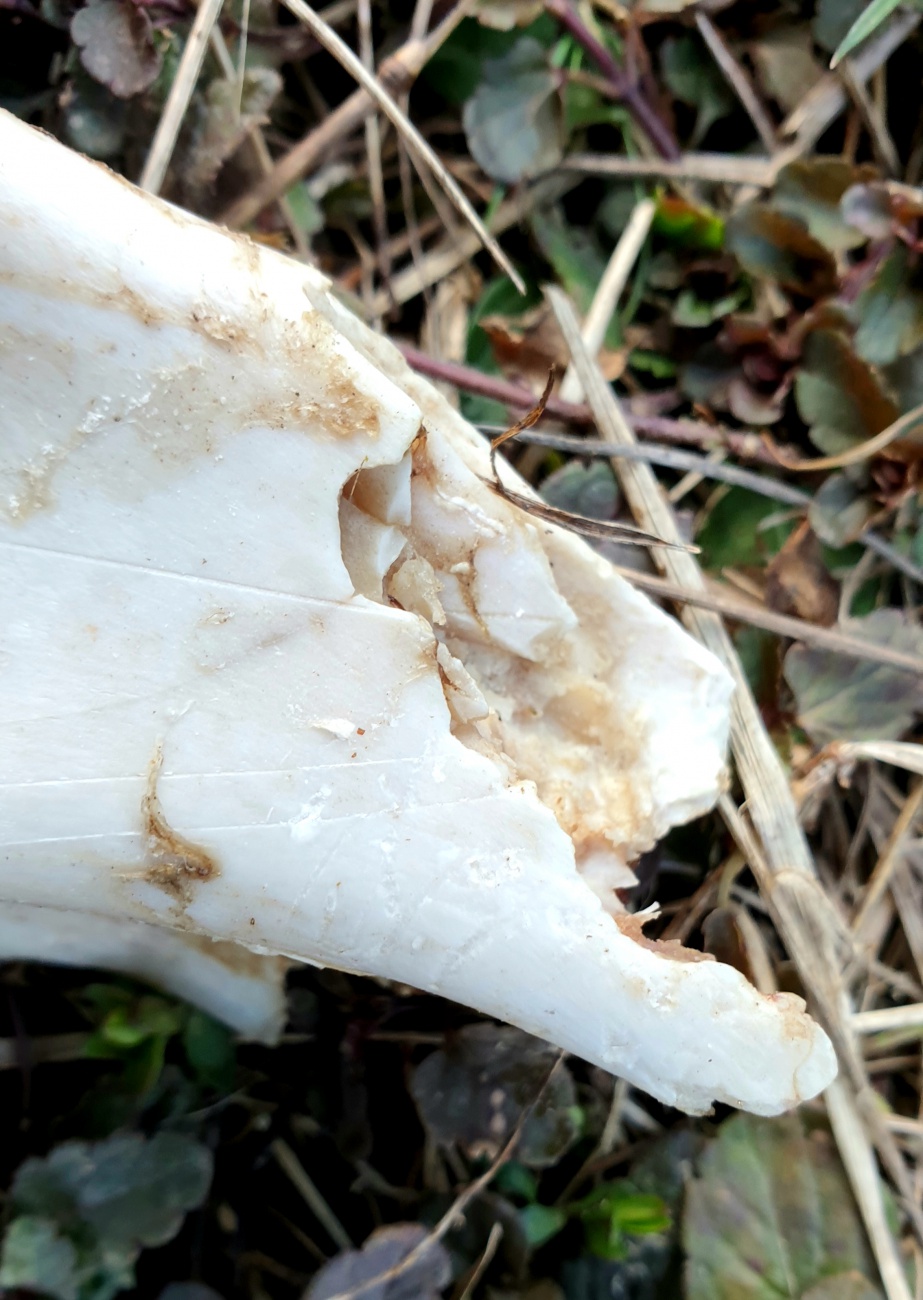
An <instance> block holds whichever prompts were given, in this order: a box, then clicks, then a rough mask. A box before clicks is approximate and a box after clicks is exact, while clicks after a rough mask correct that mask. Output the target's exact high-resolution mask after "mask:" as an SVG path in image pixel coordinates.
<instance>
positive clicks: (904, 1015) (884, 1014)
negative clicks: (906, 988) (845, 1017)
mask: <svg viewBox="0 0 923 1300" xmlns="http://www.w3.org/2000/svg"><path fill="white" fill-rule="evenodd" d="M850 1024H851V1025H852V1027H853V1030H854V1031H855V1033H857V1034H880V1033H883V1032H890V1031H893V1030H897V1029H923V1002H911V1003H910V1005H909V1006H906V1007H881V1008H879V1009H878V1010H877V1011H857V1012H856V1013H855V1014H854V1015H853V1016H851V1017H850Z"/></svg>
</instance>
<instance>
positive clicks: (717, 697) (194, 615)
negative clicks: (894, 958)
mask: <svg viewBox="0 0 923 1300" xmlns="http://www.w3.org/2000/svg"><path fill="white" fill-rule="evenodd" d="M0 230H2V232H3V233H2V237H0V241H2V242H0V591H2V611H0V612H2V618H0V900H4V903H5V904H6V905H7V906H8V908H9V910H8V911H7V913H6V923H5V925H4V927H3V928H2V929H0V945H2V948H0V955H2V954H3V953H5V954H6V955H8V956H11V955H15V956H19V957H22V956H28V955H30V951H32V952H33V953H34V955H36V956H40V957H43V958H47V957H49V956H50V955H52V954H51V949H53V947H54V945H55V943H56V942H58V940H56V938H55V936H56V935H60V934H61V932H62V918H66V917H68V916H69V917H70V918H71V919H70V920H68V921H66V923H65V924H64V928H65V929H66V930H67V931H68V933H69V934H70V935H71V940H70V942H69V946H68V944H67V943H65V942H64V940H63V939H61V940H60V942H61V944H62V945H63V946H62V947H61V949H60V953H61V958H62V959H64V960H73V959H75V958H78V959H80V960H87V961H91V960H93V957H94V945H96V948H95V951H96V952H97V954H98V956H99V961H98V962H97V964H110V965H118V964H119V963H120V961H123V962H124V965H125V967H126V968H128V969H132V968H133V967H132V963H133V962H134V968H135V969H137V970H138V972H139V973H143V974H145V975H147V976H148V977H156V978H158V979H160V981H161V982H167V983H169V982H170V975H169V970H168V968H169V966H170V964H171V963H172V962H174V961H175V960H176V953H177V945H178V943H180V942H187V941H186V940H183V939H182V936H184V935H185V936H189V939H188V946H189V948H190V949H196V950H197V951H198V952H200V953H201V952H202V946H201V945H202V937H203V936H205V937H206V938H211V939H215V940H220V941H224V942H225V943H226V942H227V941H231V942H233V943H237V944H240V945H244V946H245V947H246V948H247V949H251V950H254V951H257V952H262V953H267V954H282V955H285V956H288V957H292V958H297V959H300V960H305V961H310V962H314V963H317V964H320V965H330V966H335V967H338V968H341V969H345V970H351V971H360V972H366V973H369V974H373V975H378V976H382V977H388V978H391V979H395V980H399V981H402V982H404V983H407V984H410V985H414V986H417V987H420V988H423V989H428V990H430V991H432V992H435V993H440V994H443V995H445V996H447V997H450V998H454V999H456V1000H458V1001H461V1002H464V1003H467V1004H468V1005H470V1006H473V1007H477V1008H478V1009H480V1010H481V1011H483V1012H486V1013H488V1014H490V1015H494V1016H497V1017H500V1018H502V1019H504V1020H508V1021H511V1022H512V1023H514V1024H517V1025H520V1026H522V1027H523V1028H524V1029H526V1030H528V1031H530V1032H532V1033H535V1034H538V1035H541V1036H543V1037H545V1038H548V1039H550V1040H552V1041H553V1042H555V1043H556V1044H558V1045H559V1046H561V1047H565V1048H567V1049H568V1050H570V1051H573V1052H575V1053H577V1054H579V1055H581V1056H583V1057H585V1058H587V1059H588V1060H590V1061H593V1062H596V1063H597V1064H599V1065H601V1066H603V1067H605V1068H606V1069H609V1070H612V1071H613V1072H615V1073H618V1074H620V1075H623V1076H624V1077H625V1078H626V1079H628V1080H630V1081H631V1082H633V1083H635V1084H637V1085H638V1086H639V1087H642V1088H644V1089H646V1090H647V1091H649V1092H651V1093H652V1094H654V1095H655V1096H656V1097H659V1098H660V1099H662V1100H663V1101H666V1102H670V1103H673V1104H675V1105H678V1106H681V1107H683V1108H685V1109H687V1110H690V1111H702V1110H705V1109H707V1108H708V1107H709V1106H710V1105H711V1103H712V1102H713V1100H715V1099H717V1100H721V1101H725V1102H729V1103H731V1104H733V1105H737V1106H743V1107H746V1108H748V1109H751V1110H754V1111H757V1112H760V1113H767V1114H768V1113H774V1112H776V1111H778V1110H781V1109H783V1108H784V1107H786V1106H789V1105H792V1104H793V1103H795V1102H797V1101H798V1100H799V1099H802V1098H805V1097H809V1096H811V1095H813V1094H814V1093H816V1092H817V1091H818V1090H819V1089H821V1088H822V1087H824V1086H825V1085H826V1084H827V1083H828V1082H829V1080H830V1079H831V1078H832V1077H833V1074H834V1072H835V1064H834V1058H833V1053H832V1049H831V1047H830V1044H829V1042H828V1040H827V1038H826V1037H825V1036H824V1034H823V1032H822V1031H821V1030H820V1029H819V1028H818V1027H817V1026H816V1025H815V1024H814V1023H813V1021H811V1020H810V1018H809V1017H808V1016H807V1015H806V1014H805V1012H804V1008H803V1004H802V1003H801V1002H800V1000H799V999H797V998H794V997H791V996H789V995H785V994H778V995H776V996H774V997H769V998H767V997H762V996H760V995H759V994H758V993H757V992H756V991H755V990H754V989H753V988H752V987H751V986H750V985H749V984H748V983H747V982H746V980H745V979H744V978H743V976H742V975H740V974H739V973H738V972H737V971H736V970H734V969H732V968H730V967H727V966H723V965H720V964H719V963H717V962H713V961H691V960H676V959H674V956H673V955H671V954H669V953H667V952H666V951H664V950H660V951H658V950H657V949H656V947H655V946H654V945H645V944H644V943H642V942H637V941H636V940H635V938H633V937H631V935H630V934H629V933H628V931H629V930H630V929H631V925H630V923H628V922H626V921H625V920H624V919H621V918H619V916H618V913H619V911H620V904H619V902H618V899H617V897H616V896H615V894H614V893H613V887H614V886H616V885H619V884H624V883H625V880H626V865H627V864H628V863H629V862H630V861H631V860H633V859H634V858H635V857H636V856H637V855H638V854H639V853H640V852H642V851H643V850H645V849H647V848H648V847H650V846H651V845H652V844H653V843H654V841H655V840H656V839H657V838H658V837H659V836H661V835H662V834H663V833H664V832H665V831H666V830H667V829H668V828H669V827H670V826H673V825H675V824H677V823H679V822H682V821H685V820H687V819H689V818H691V817H693V816H695V815H697V814H699V813H701V812H703V811H705V810H706V809H708V808H709V807H710V806H711V805H712V803H713V802H714V800H715V798H716V796H717V794H718V792H719V790H720V789H721V786H722V781H723V780H724V751H725V745H726V738H727V726H728V697H729V691H730V686H729V681H728V678H727V676H726V674H725V673H724V671H723V669H722V668H721V667H720V666H719V665H718V663H717V662H716V661H715V660H714V659H713V658H712V657H711V656H710V655H709V654H708V653H707V652H706V651H705V650H703V649H702V648H701V647H700V646H699V645H698V644H696V643H695V642H693V641H692V640H691V639H690V638H689V637H688V636H687V635H686V634H685V633H684V632H683V631H682V630H681V629H680V628H679V626H678V625H677V624H676V623H674V622H673V621H672V620H671V619H669V618H668V617H666V616H665V615H664V614H663V613H661V612H660V611H659V610H657V609H656V608H655V607H654V606H653V605H651V604H650V603H649V602H648V601H647V600H646V599H645V598H644V597H642V596H640V595H639V594H637V593H636V592H635V591H634V590H633V589H632V588H631V587H629V586H627V585H626V584H625V583H624V582H623V581H621V579H619V578H618V577H617V576H616V575H615V574H614V573H613V572H612V570H611V569H610V567H609V566H608V565H607V563H606V562H605V561H603V560H602V559H601V558H599V557H598V556H597V555H595V554H594V553H593V552H592V551H591V550H589V549H588V548H587V547H586V546H585V545H584V544H583V543H582V542H580V541H578V540H576V539H575V538H574V537H573V536H571V535H569V534H566V533H563V532H561V531H559V530H557V529H555V528H552V527H550V526H549V525H547V524H545V523H543V522H538V521H533V520H532V519H531V518H530V517H529V516H527V515H526V514H524V513H523V512H522V511H521V510H520V509H519V508H517V507H515V506H512V505H510V504H508V503H507V502H506V501H504V500H503V499H502V498H501V497H500V496H498V495H497V493H496V492H495V491H493V490H492V488H491V487H490V486H489V485H488V484H487V483H485V482H484V479H485V478H488V477H489V467H488V463H487V458H486V456H485V453H484V447H483V443H482V441H481V439H480V437H479V435H478V434H477V433H476V432H475V431H474V430H473V429H471V428H470V426H468V425H466V424H465V422H464V421H463V420H462V419H461V418H460V417H459V416H458V414H457V413H456V412H454V411H453V410H452V409H451V407H450V406H449V405H448V403H446V402H445V401H444V400H443V399H442V398H441V397H440V395H439V394H438V393H437V392H436V391H435V389H433V388H432V387H431V386H430V385H429V384H427V383H426V382H425V381H423V380H421V379H419V378H417V377H415V376H413V375H412V374H411V373H410V372H409V371H408V369H407V367H406V366H405V364H404V363H403V361H402V359H401V358H400V355H399V354H398V353H397V351H396V350H395V349H394V348H393V347H392V346H391V345H390V344H389V343H388V342H387V341H386V340H384V339H382V338H380V337H378V336H377V335H375V334H374V333H372V332H371V331H370V330H368V329H367V328H365V327H364V326H363V325H362V324H361V323H360V322H359V321H357V320H356V319H355V318H354V317H353V316H352V315H351V314H350V313H349V312H348V311H347V310H346V309H345V308H343V307H341V306H340V305H339V304H338V303H337V302H336V301H335V300H334V299H333V298H332V296H331V295H330V293H329V291H328V286H327V283H326V282H325V281H324V279H323V278H322V277H321V276H320V275H318V274H317V273H315V272H314V271H312V270H309V269H307V268H305V267H303V266H301V265H299V264H297V263H295V262H292V261H289V260H287V259H285V258H283V257H281V256H279V255H277V254H275V253H272V252H270V251H266V250H263V249H260V248H258V247H257V246H256V245H255V244H253V243H251V242H249V241H248V240H246V239H244V238H241V237H237V236H231V235H228V234H227V233H224V232H222V231H219V230H216V229H214V228H213V227H210V226H208V225H207V224H205V223H203V222H200V221H198V220H196V219H195V218H193V217H190V216H188V215H186V214H185V213H182V212H179V211H177V210H175V209H172V208H170V207H168V206H167V205H165V204H163V203H161V202H159V201H157V200H153V199H151V198H150V197H148V196H147V195H143V194H141V193H139V192H138V191H137V190H135V189H133V188H132V187H131V186H130V185H128V184H126V183H125V182H124V181H122V180H120V179H119V178H117V177H115V176H113V175H111V174H110V173H108V172H106V171H105V170H104V169H103V168H101V167H99V166H96V165H94V164H92V163H89V162H87V161H86V160H85V159H82V158H80V157H79V156H78V155H76V154H74V153H71V152H69V151H68V150H67V149H65V148H63V147H62V146H61V145H59V144H57V143H55V142H54V141H52V140H51V139H50V138H48V137H46V136H43V135H41V134H40V133H38V132H36V131H33V130H32V129H30V128H28V127H26V126H24V125H22V124H21V123H19V122H18V121H16V120H15V119H14V118H11V117H10V116H8V115H6V114H0ZM510 481H511V482H512V481H513V479H512V476H511V480H510ZM397 600H399V601H400V603H401V605H402V606H403V608H398V607H397V605H396V604H395V603H392V602H393V601H397ZM582 866H585V867H586V870H587V876H586V878H584V877H583V876H582V875H581V870H580V869H581V867H582ZM629 878H630V877H629ZM600 895H602V897H600ZM43 915H45V916H46V917H47V920H48V931H47V936H48V937H47V938H44V939H43V937H42V932H41V917H42V916H43ZM17 917H18V918H19V922H18V923H17ZM81 918H83V920H84V921H85V925H84V924H83V922H82V921H81ZM17 924H18V926H19V928H18V933H19V935H20V939H18V940H17V939H16V937H15V935H16V933H17ZM113 926H124V927H125V929H124V934H125V942H124V956H123V957H120V956H119V953H118V951H117V947H118V945H117V943H115V946H113V945H114V942H115V941H114V940H113V938H112V933H113V929H112V928H113ZM156 927H162V929H161V930H157V929H156ZM620 927H621V928H620ZM76 931H80V933H81V934H83V935H84V936H85V944H84V945H83V948H82V949H81V945H80V943H79V942H78V941H76V940H74V938H73V936H74V933H75V932H76ZM152 933H162V934H163V948H162V955H163V966H164V970H163V972H162V973H161V974H158V972H157V970H156V969H155V964H156V963H155V962H154V960H153V957H152V953H151V946H150V942H149V941H150V936H151V934H152ZM139 935H144V936H145V938H144V939H143V941H142V940H140V939H138V938H137V936H139ZM107 936H108V938H107ZM133 936H134V937H135V938H133ZM132 943H134V944H135V952H136V954H137V950H138V948H139V946H140V947H141V948H143V949H144V953H145V955H144V957H143V958H139V957H137V955H136V956H135V957H132V955H131V949H132ZM30 945H32V947H31V950H30ZM78 949H80V951H78ZM227 952H228V950H227V948H222V949H221V953H222V954H223V955H224V957H223V958H222V959H224V958H226V957H227ZM206 957H207V954H206ZM189 960H190V961H193V958H192V957H190V958H189ZM203 960H204V959H203ZM248 960H250V961H252V959H248ZM276 970H277V967H276V966H272V968H271V969H270V968H267V970H266V980H267V981H268V983H267V984H266V986H265V988H264V989H263V991H261V992H259V993H258V994H257V995H256V1001H255V1003H254V1006H253V1008H251V1009H250V1010H248V1011H243V1010H242V1011H241V1012H240V1013H239V1014H238V1015H237V1022H238V1023H239V1024H240V1025H241V1026H245V1027H248V1028H249V1029H250V1030H251V1031H253V1030H258V1029H259V1027H260V1021H261V1018H262V1030H263V1032H271V1029H272V1026H273V1024H274V1023H275V1020H274V1018H275V1017H276V1016H277V1003H274V1002H273V998H272V996H271V993H268V992H266V988H269V987H270V986H271V985H272V981H273V980H274V979H275V976H276ZM249 974H250V975H252V974H253V972H252V971H250V972H249ZM209 983H210V980H209V978H208V975H207V973H206V975H204V976H203V977H202V978H201V979H199V978H198V977H197V979H196V987H195V989H194V990H193V996H196V997H198V999H199V1000H200V1001H201V1002H202V1003H203V1004H205V1005H209V1006H211V1008H212V1009H213V1010H214V1011H215V1012H216V1014H222V1015H225V1016H227V1017H229V1018H230V1019H232V1020H233V1019H234V1015H233V1013H231V1012H229V1009H228V1006H227V1003H228V998H227V996H226V994H225V993H222V991H221V990H220V989H219V990H217V992H216V991H214V990H212V991H211V992H210V991H209ZM174 984H175V981H174ZM242 984H243V981H241V987H242ZM260 999H262V1000H260Z"/></svg>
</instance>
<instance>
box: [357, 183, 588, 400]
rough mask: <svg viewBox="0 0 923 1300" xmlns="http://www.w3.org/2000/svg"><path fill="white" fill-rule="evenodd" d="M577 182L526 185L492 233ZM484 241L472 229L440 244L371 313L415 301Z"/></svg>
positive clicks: (501, 211) (504, 207) (497, 217)
mask: <svg viewBox="0 0 923 1300" xmlns="http://www.w3.org/2000/svg"><path fill="white" fill-rule="evenodd" d="M576 184H577V181H576V180H574V179H573V178H571V179H566V178H564V177H560V176H554V177H549V178H548V179H546V180H544V181H539V182H538V184H537V185H532V186H526V187H523V188H522V189H520V190H519V192H517V193H516V194H514V195H513V197H512V198H509V199H505V200H504V201H503V203H501V204H500V207H499V208H498V209H497V211H496V213H495V214H494V217H493V220H492V221H491V223H490V228H491V230H492V231H493V232H494V233H495V234H497V235H500V234H502V233H503V231H504V230H509V228H510V227H511V226H517V225H519V224H520V223H521V222H522V221H523V220H524V219H525V218H526V217H527V216H528V214H529V213H530V212H531V211H532V209H533V208H534V207H538V206H539V205H540V204H543V203H553V202H554V201H555V200H556V199H559V198H561V196H562V195H564V194H566V193H567V191H568V190H570V189H573V187H574V186H575V185H576ZM480 247H481V241H480V239H479V238H478V236H477V235H476V234H475V232H474V231H473V230H462V231H460V232H459V233H458V234H457V235H455V236H453V237H452V238H450V239H448V240H446V241H445V242H444V243H440V244H437V246H436V247H435V248H432V249H430V250H429V252H428V253H426V254H425V256H424V258H423V261H422V263H421V264H418V265H413V264H412V265H410V266H408V267H405V268H403V269H402V270H400V271H398V272H397V273H396V274H395V275H394V276H392V278H391V285H390V292H389V293H385V292H384V291H382V292H381V293H379V294H378V295H377V296H376V297H375V298H374V299H373V301H372V311H373V312H375V313H377V314H379V315H383V314H384V313H385V312H386V311H387V310H388V308H389V306H390V305H391V303H392V302H393V303H396V304H397V305H398V306H400V305H401V304H403V303H405V302H409V301H410V300H411V299H412V298H416V296H417V294H419V293H423V292H424V291H425V290H426V289H428V288H429V287H430V286H431V285H433V284H439V283H440V281H442V280H444V279H446V277H447V276H450V275H451V274H452V272H453V271H457V270H458V268H459V267H460V266H463V265H464V264H465V263H466V262H468V261H470V259H471V258H472V257H473V256H474V255H475V254H476V253H477V252H479V251H480ZM534 401H535V395H534V394H533V393H529V395H528V399H527V403H526V404H527V405H528V406H531V405H532V403H533V402H534Z"/></svg>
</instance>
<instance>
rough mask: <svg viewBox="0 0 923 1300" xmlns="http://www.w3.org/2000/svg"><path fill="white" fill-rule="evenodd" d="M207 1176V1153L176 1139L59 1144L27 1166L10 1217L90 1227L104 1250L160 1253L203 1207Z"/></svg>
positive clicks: (18, 1178) (124, 1137)
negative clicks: (32, 1216) (187, 1216)
mask: <svg viewBox="0 0 923 1300" xmlns="http://www.w3.org/2000/svg"><path fill="white" fill-rule="evenodd" d="M211 1174H212V1157H211V1153H210V1152H209V1151H208V1150H207V1148H206V1147H203V1146H202V1145H201V1144H200V1143H198V1142H196V1141H194V1140H193V1139H192V1138H190V1137H185V1136H183V1135H182V1134H180V1133H158V1134H156V1135H155V1136H154V1137H152V1138H149V1139H147V1138H144V1137H142V1136H141V1135H140V1134H139V1133H130V1134H116V1135H115V1136H113V1137H110V1138H106V1139H104V1140H103V1141H102V1142H96V1143H90V1142H63V1143H61V1145H60V1146H57V1147H55V1148H54V1149H53V1150H52V1151H51V1152H50V1154H49V1155H47V1156H44V1157H34V1158H32V1159H30V1160H27V1161H26V1162H25V1163H24V1164H23V1165H21V1166H20V1168H19V1169H18V1171H17V1173H16V1175H15V1177H14V1179H13V1185H12V1188H11V1192H10V1197H11V1201H12V1204H13V1207H14V1209H15V1210H17V1211H18V1212H20V1213H26V1214H38V1215H46V1216H48V1217H51V1218H54V1219H56V1220H57V1221H58V1222H59V1223H61V1224H62V1225H66V1224H74V1223H80V1224H82V1225H84V1227H87V1228H90V1229H91V1230H92V1232H93V1235H94V1237H95V1239H96V1241H97V1242H98V1243H99V1245H100V1248H101V1249H103V1250H110V1249H113V1250H116V1251H119V1250H123V1249H126V1248H128V1249H131V1250H137V1249H140V1247H142V1246H160V1245H163V1243H164V1242H167V1241H169V1240H170V1239H171V1238H172V1237H174V1236H175V1235H176V1233H177V1232H178V1230H179V1228H180V1225H181V1223H182V1221H183V1217H184V1215H185V1214H186V1212H187V1211H188V1210H191V1209H194V1208H195V1207H197V1206H198V1205H200V1204H201V1203H202V1201H203V1200H204V1198H205V1195H206V1193H207V1192H208V1188H209V1184H210V1182H211Z"/></svg>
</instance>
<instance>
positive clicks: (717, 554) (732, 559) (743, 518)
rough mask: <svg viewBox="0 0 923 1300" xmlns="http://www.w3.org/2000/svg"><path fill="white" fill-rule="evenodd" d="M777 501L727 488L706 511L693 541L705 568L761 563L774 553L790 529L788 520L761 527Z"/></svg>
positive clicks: (753, 493) (776, 511)
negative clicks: (699, 550) (706, 514)
mask: <svg viewBox="0 0 923 1300" xmlns="http://www.w3.org/2000/svg"><path fill="white" fill-rule="evenodd" d="M778 510H779V505H778V502H776V501H769V500H767V498H766V497H763V496H760V495H759V494H758V493H756V492H749V491H747V489H746V488H736V487H735V488H731V489H730V490H729V491H728V492H727V493H725V495H724V496H723V497H721V499H720V500H719V501H718V502H717V504H716V505H715V506H714V507H713V508H712V510H711V511H710V513H709V515H708V518H707V519H706V521H705V524H704V525H703V527H702V528H701V529H700V530H699V534H698V536H697V537H696V541H697V543H698V544H699V546H701V548H702V562H703V563H704V564H705V566H706V567H707V568H709V569H722V568H724V567H726V566H729V567H736V566H740V565H758V564H764V563H765V562H766V561H767V560H768V559H769V558H770V557H771V556H772V555H775V553H776V551H778V550H779V549H780V548H781V546H782V544H783V542H784V541H785V539H786V537H788V535H789V533H790V532H791V530H792V527H793V525H792V524H791V523H786V524H776V525H775V526H774V527H771V528H766V529H764V528H762V527H761V524H762V522H763V520H764V519H766V518H767V517H768V516H770V515H774V514H777V513H778Z"/></svg>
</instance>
